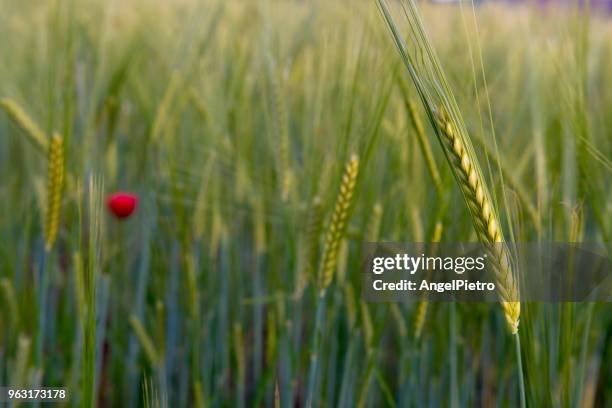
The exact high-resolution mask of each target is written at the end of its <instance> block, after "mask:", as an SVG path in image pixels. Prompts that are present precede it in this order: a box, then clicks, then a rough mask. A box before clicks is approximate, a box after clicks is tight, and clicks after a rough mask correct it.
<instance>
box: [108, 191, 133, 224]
mask: <svg viewBox="0 0 612 408" xmlns="http://www.w3.org/2000/svg"><path fill="white" fill-rule="evenodd" d="M106 205H107V206H108V209H109V210H110V212H112V213H113V215H114V216H115V217H117V218H119V219H123V218H127V217H129V216H130V215H132V213H133V212H134V210H135V209H136V207H137V206H138V197H137V196H136V195H134V194H130V193H123V192H119V193H114V194H112V195H111V196H109V197H108V199H107V200H106Z"/></svg>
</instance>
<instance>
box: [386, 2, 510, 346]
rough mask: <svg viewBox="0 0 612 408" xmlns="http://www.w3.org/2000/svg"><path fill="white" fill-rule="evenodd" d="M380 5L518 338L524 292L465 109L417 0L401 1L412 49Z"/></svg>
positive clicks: (507, 318)
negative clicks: (520, 289)
mask: <svg viewBox="0 0 612 408" xmlns="http://www.w3.org/2000/svg"><path fill="white" fill-rule="evenodd" d="M377 2H378V7H379V10H380V11H381V13H382V16H383V18H384V19H385V21H386V23H387V26H388V28H389V30H390V34H391V36H392V38H393V41H394V42H395V46H396V48H397V50H398V51H399V53H400V56H401V58H402V60H403V62H404V65H405V67H406V69H407V71H408V74H409V75H410V77H411V79H412V82H413V83H414V86H415V87H416V89H417V92H418V94H419V97H420V99H421V102H422V103H423V106H424V107H425V110H426V112H427V115H428V117H429V120H430V122H431V124H432V126H433V127H434V129H435V130H436V136H437V138H438V141H439V142H440V144H441V146H442V148H443V150H444V152H445V153H446V158H447V161H448V163H449V165H450V168H451V170H452V171H453V173H454V174H455V178H456V180H457V182H458V184H459V187H460V188H461V191H462V193H463V196H464V198H465V202H466V204H467V206H468V209H469V211H470V215H471V218H472V221H473V223H474V227H475V229H476V232H477V233H478V237H479V240H480V241H481V242H482V243H483V244H485V246H486V250H487V252H488V253H490V254H491V256H492V259H494V261H493V262H492V267H493V269H494V271H493V272H494V275H495V280H496V283H497V289H498V294H499V298H500V302H501V305H502V308H503V310H504V315H505V317H506V321H507V323H508V326H509V328H510V331H511V332H512V333H513V334H516V333H517V332H518V325H519V317H520V303H519V293H518V287H517V285H516V283H515V281H514V275H513V271H512V267H511V263H510V256H509V252H508V248H507V246H506V244H505V241H504V236H503V233H502V230H501V223H500V222H499V218H498V217H497V213H496V211H495V208H494V205H493V201H492V200H491V196H490V194H489V191H488V189H487V185H486V183H485V179H484V177H483V176H482V172H481V170H480V165H479V163H478V159H477V157H476V153H475V152H474V148H473V146H472V142H471V139H470V136H469V134H468V131H467V129H466V127H465V124H464V122H463V117H462V116H461V112H460V110H459V106H458V104H457V102H456V100H455V97H454V95H453V92H452V90H451V88H450V86H449V85H448V82H447V80H446V77H445V76H444V72H443V70H442V66H441V64H440V62H439V60H438V57H437V55H436V53H435V51H434V49H433V46H432V45H431V43H430V41H429V38H428V36H427V33H426V32H425V28H424V26H423V22H422V21H421V17H420V15H419V13H418V11H417V7H416V4H415V3H414V2H413V1H412V0H411V1H409V2H407V1H402V2H401V6H402V9H403V11H404V17H405V18H406V20H407V21H408V24H409V25H410V29H411V31H410V34H409V35H408V37H409V39H410V43H409V44H408V43H406V41H405V40H404V37H403V34H402V32H401V30H400V29H399V28H398V26H397V24H396V23H395V21H394V19H393V17H392V15H391V11H390V9H389V5H388V4H387V0H377Z"/></svg>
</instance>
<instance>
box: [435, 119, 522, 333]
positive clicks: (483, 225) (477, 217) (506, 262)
mask: <svg viewBox="0 0 612 408" xmlns="http://www.w3.org/2000/svg"><path fill="white" fill-rule="evenodd" d="M436 116H437V118H436V119H437V125H438V128H439V130H440V132H441V137H440V141H441V143H442V145H443V147H444V149H445V151H446V153H447V157H448V160H449V163H450V165H451V168H452V170H453V172H454V173H455V176H456V178H457V181H458V184H459V186H460V188H461V191H462V192H463V196H464V197H465V200H466V203H467V205H468V208H469V210H470V214H471V216H472V221H473V223H474V227H475V229H476V232H477V233H478V236H479V239H480V241H481V242H482V243H483V244H485V246H486V248H487V251H488V253H489V254H491V255H492V257H493V259H494V261H493V263H492V265H491V267H492V268H493V272H494V276H495V281H496V286H497V290H498V294H499V297H500V301H501V304H502V308H503V310H504V315H505V317H506V321H507V322H508V326H509V328H510V331H511V332H512V334H516V333H517V332H518V325H519V318H520V313H521V312H520V310H521V305H520V302H519V301H518V299H519V294H518V286H517V284H516V282H515V280H514V273H513V271H512V266H511V262H510V254H509V252H508V248H507V246H506V243H505V241H504V235H503V233H502V230H501V223H500V221H499V218H498V217H497V213H496V211H495V207H494V205H493V201H492V200H491V196H490V194H489V190H488V188H487V185H486V183H485V180H484V178H483V177H482V175H481V172H480V170H479V164H478V160H477V158H476V156H475V155H474V153H473V149H471V148H470V146H467V145H466V143H468V142H469V141H466V140H464V139H463V138H462V137H460V136H459V135H458V133H457V132H456V130H455V127H454V125H453V121H452V120H451V119H450V118H449V117H448V116H447V115H446V113H445V111H444V109H443V108H440V109H438V111H437V112H436Z"/></svg>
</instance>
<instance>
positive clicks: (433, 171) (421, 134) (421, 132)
mask: <svg viewBox="0 0 612 408" xmlns="http://www.w3.org/2000/svg"><path fill="white" fill-rule="evenodd" d="M404 104H405V105H406V110H407V111H408V116H410V121H411V122H412V127H413V128H414V132H415V134H416V137H417V141H418V142H419V147H420V149H421V152H422V154H423V158H424V159H425V164H426V165H427V169H428V170H429V174H430V176H431V179H432V181H433V184H434V186H435V188H436V191H437V192H438V193H441V192H442V179H441V178H440V172H439V171H438V166H437V165H436V161H435V160H434V156H433V153H432V151H431V145H430V144H429V141H428V140H427V136H426V135H425V128H424V127H423V122H421V119H420V118H419V114H418V113H417V109H416V105H415V103H414V102H413V101H411V100H410V99H407V98H406V99H405V100H404Z"/></svg>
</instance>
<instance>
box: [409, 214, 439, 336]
mask: <svg viewBox="0 0 612 408" xmlns="http://www.w3.org/2000/svg"><path fill="white" fill-rule="evenodd" d="M442 229H443V228H442V223H441V222H437V223H436V226H435V227H434V232H433V235H432V237H431V242H432V243H434V244H437V243H438V242H440V240H441V239H442ZM436 250H437V248H435V245H434V248H433V250H432V251H430V254H429V256H433V255H434V253H435V251H436ZM428 308H429V301H428V300H427V295H426V294H425V295H424V296H423V299H421V300H419V303H417V310H416V313H415V317H414V337H415V338H416V339H417V340H418V339H420V338H421V334H422V333H423V327H424V326H425V320H426V318H427V309H428Z"/></svg>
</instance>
